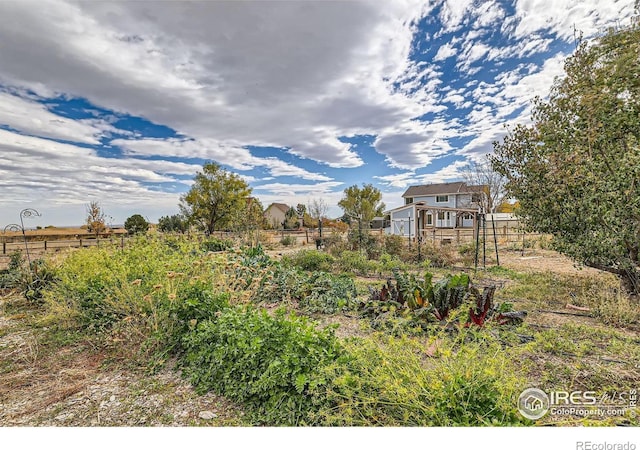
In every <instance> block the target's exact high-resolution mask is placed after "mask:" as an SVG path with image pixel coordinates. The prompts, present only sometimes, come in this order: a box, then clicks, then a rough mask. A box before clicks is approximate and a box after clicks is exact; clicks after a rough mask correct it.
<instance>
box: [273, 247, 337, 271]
mask: <svg viewBox="0 0 640 450" xmlns="http://www.w3.org/2000/svg"><path fill="white" fill-rule="evenodd" d="M282 260H283V262H284V263H285V264H288V265H290V266H295V267H298V268H299V269H302V270H308V271H310V272H313V271H316V270H323V271H325V272H328V271H330V270H331V269H332V267H333V264H334V262H335V259H334V258H333V257H332V256H331V255H329V254H328V253H325V252H319V251H317V250H301V251H299V252H296V253H294V254H292V255H286V256H285V257H283V258H282Z"/></svg>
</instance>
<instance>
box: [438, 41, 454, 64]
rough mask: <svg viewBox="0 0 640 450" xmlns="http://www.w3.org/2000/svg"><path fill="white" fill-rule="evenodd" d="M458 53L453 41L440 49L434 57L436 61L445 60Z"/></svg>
mask: <svg viewBox="0 0 640 450" xmlns="http://www.w3.org/2000/svg"><path fill="white" fill-rule="evenodd" d="M455 54H456V49H455V47H454V46H453V45H451V43H449V42H447V43H446V44H444V45H442V46H441V47H440V48H439V49H438V53H436V56H434V57H433V60H434V61H443V60H445V59H447V58H450V57H451V56H454V55H455Z"/></svg>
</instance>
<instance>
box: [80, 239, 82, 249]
mask: <svg viewBox="0 0 640 450" xmlns="http://www.w3.org/2000/svg"><path fill="white" fill-rule="evenodd" d="M80 248H82V238H80Z"/></svg>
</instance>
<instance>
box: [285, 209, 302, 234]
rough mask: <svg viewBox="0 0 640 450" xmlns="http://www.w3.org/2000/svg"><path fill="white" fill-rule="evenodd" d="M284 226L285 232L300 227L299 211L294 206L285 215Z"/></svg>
mask: <svg viewBox="0 0 640 450" xmlns="http://www.w3.org/2000/svg"><path fill="white" fill-rule="evenodd" d="M282 226H283V227H284V229H285V230H293V229H296V228H298V227H299V226H300V221H299V220H298V211H297V210H296V209H295V208H294V207H293V206H292V207H290V208H289V209H288V210H287V212H286V213H285V214H284V222H282Z"/></svg>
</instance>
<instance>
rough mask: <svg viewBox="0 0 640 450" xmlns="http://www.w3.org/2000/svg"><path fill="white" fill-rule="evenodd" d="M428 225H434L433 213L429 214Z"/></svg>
mask: <svg viewBox="0 0 640 450" xmlns="http://www.w3.org/2000/svg"><path fill="white" fill-rule="evenodd" d="M426 217H427V225H433V215H432V214H427V216H426Z"/></svg>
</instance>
